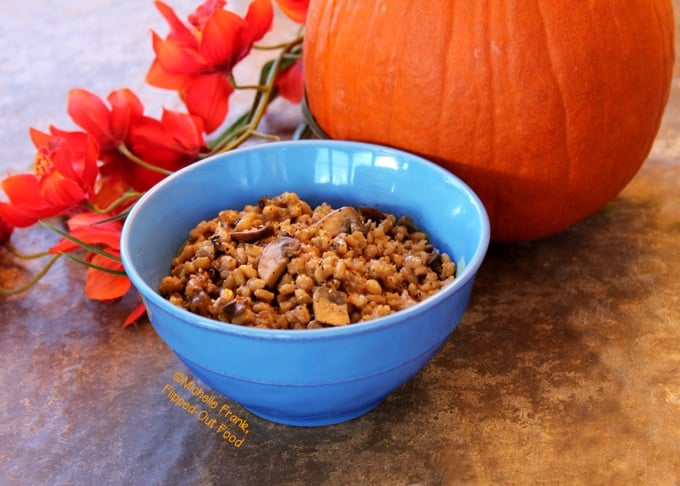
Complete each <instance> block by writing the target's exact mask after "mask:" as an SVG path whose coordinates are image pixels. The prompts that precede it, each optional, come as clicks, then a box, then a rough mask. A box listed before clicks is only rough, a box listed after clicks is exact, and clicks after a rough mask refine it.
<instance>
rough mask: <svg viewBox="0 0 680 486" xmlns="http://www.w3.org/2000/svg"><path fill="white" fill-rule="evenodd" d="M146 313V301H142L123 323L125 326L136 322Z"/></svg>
mask: <svg viewBox="0 0 680 486" xmlns="http://www.w3.org/2000/svg"><path fill="white" fill-rule="evenodd" d="M145 313H146V307H145V306H144V303H143V302H142V303H141V304H139V305H138V306H137V307H135V308H134V309H133V310H132V312H130V314H129V315H128V316H127V318H126V319H125V322H124V323H123V325H124V326H125V327H127V326H129V325H130V324H134V323H135V322H136V321H137V320H138V319H139V318H140V317H142V316H143V315H144V314H145Z"/></svg>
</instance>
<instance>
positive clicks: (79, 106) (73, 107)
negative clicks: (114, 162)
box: [67, 89, 117, 150]
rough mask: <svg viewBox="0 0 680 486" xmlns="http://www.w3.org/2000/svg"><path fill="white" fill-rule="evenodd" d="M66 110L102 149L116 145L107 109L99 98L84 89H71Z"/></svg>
mask: <svg viewBox="0 0 680 486" xmlns="http://www.w3.org/2000/svg"><path fill="white" fill-rule="evenodd" d="M67 111H68V114H69V116H70V117H71V119H72V120H73V121H74V122H75V123H76V124H77V125H78V126H79V127H80V128H82V129H83V130H85V131H86V132H88V133H89V134H90V135H92V136H93V137H94V138H95V140H97V142H98V143H99V146H100V147H101V149H102V150H109V149H111V148H113V147H115V146H116V145H117V143H116V140H115V137H114V134H113V131H112V129H111V123H110V121H109V109H108V108H107V107H106V105H105V104H104V102H103V101H102V100H101V98H99V97H98V96H96V95H94V94H92V93H90V92H89V91H86V90H84V89H72V90H71V91H69V94H68V108H67Z"/></svg>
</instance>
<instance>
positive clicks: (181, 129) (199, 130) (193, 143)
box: [162, 110, 205, 158]
mask: <svg viewBox="0 0 680 486" xmlns="http://www.w3.org/2000/svg"><path fill="white" fill-rule="evenodd" d="M162 123H163V125H164V126H165V127H166V128H167V129H168V131H169V132H170V133H171V134H172V136H173V138H174V139H175V141H176V142H177V143H178V144H179V146H181V147H182V148H183V149H184V151H185V153H186V154H187V155H188V156H189V157H190V158H196V157H197V156H198V154H199V152H200V151H201V149H203V148H205V140H204V138H203V121H202V120H201V119H200V118H199V117H197V116H192V115H188V114H186V113H180V112H178V111H173V110H163V117H162Z"/></svg>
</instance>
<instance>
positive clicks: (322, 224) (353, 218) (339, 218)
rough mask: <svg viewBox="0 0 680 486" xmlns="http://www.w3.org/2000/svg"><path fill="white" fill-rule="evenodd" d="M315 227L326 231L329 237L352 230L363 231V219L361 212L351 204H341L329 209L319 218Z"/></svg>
mask: <svg viewBox="0 0 680 486" xmlns="http://www.w3.org/2000/svg"><path fill="white" fill-rule="evenodd" d="M316 225H317V227H318V228H319V229H322V230H324V231H326V232H327V233H328V235H329V236H330V237H331V238H334V237H335V236H337V235H339V234H340V233H352V232H354V231H362V232H363V231H364V230H365V226H364V220H363V218H362V217H361V214H359V212H358V211H357V210H356V209H354V208H353V207H351V206H343V207H341V208H338V209H336V210H334V211H331V212H330V213H328V214H327V215H326V216H324V217H323V218H321V219H320V220H319V221H318V222H317V223H316Z"/></svg>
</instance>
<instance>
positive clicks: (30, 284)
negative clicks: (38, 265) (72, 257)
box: [0, 254, 61, 297]
mask: <svg viewBox="0 0 680 486" xmlns="http://www.w3.org/2000/svg"><path fill="white" fill-rule="evenodd" d="M60 257H61V255H59V254H56V255H52V258H50V259H49V261H48V262H47V264H46V265H45V266H44V267H43V268H42V269H41V270H40V271H39V272H38V273H36V274H35V275H34V276H33V278H32V279H31V280H29V281H28V283H26V284H25V285H22V286H21V287H17V288H15V289H5V288H0V296H3V297H9V296H10V295H18V294H21V293H23V292H26V291H27V290H28V289H30V288H31V287H33V286H34V285H35V284H36V283H38V281H39V280H40V279H41V278H43V277H44V276H45V274H46V273H47V272H48V271H49V270H50V268H52V265H54V264H55V263H56V261H57V260H59V258H60Z"/></svg>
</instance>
